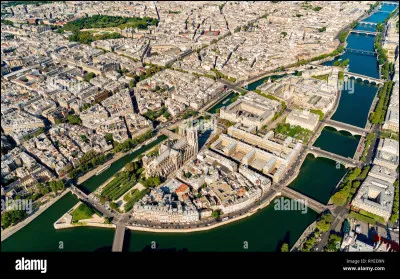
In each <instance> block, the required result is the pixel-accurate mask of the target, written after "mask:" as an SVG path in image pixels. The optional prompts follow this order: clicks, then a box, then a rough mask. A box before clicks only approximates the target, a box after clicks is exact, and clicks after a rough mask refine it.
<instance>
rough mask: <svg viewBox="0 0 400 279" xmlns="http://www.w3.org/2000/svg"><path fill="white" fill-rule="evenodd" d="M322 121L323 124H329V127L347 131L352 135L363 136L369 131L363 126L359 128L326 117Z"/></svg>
mask: <svg viewBox="0 0 400 279" xmlns="http://www.w3.org/2000/svg"><path fill="white" fill-rule="evenodd" d="M323 123H324V125H325V126H329V127H332V128H335V129H336V130H338V131H346V132H349V133H350V134H352V135H353V136H355V135H359V136H363V137H365V136H366V135H367V134H368V132H369V131H368V130H366V129H364V128H360V127H357V126H353V125H350V124H347V123H343V122H339V121H335V120H332V119H327V120H325V121H324V122H323Z"/></svg>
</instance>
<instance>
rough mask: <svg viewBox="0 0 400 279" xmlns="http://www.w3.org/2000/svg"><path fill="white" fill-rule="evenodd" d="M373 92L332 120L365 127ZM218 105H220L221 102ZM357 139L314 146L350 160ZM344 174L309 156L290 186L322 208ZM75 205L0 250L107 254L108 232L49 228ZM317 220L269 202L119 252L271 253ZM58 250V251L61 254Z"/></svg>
mask: <svg viewBox="0 0 400 279" xmlns="http://www.w3.org/2000/svg"><path fill="white" fill-rule="evenodd" d="M394 9H395V6H393V5H382V8H381V10H382V11H389V12H390V11H392V10H394ZM388 15H389V14H388V13H382V12H378V13H375V14H374V15H372V16H370V17H369V18H367V19H366V20H365V21H369V22H382V21H383V20H384V19H385V18H386V17H387V16H388ZM356 28H357V29H359V30H369V31H373V30H374V29H373V28H371V27H366V26H365V25H359V26H357V27H356ZM350 46H351V48H356V49H362V50H371V47H372V46H373V37H372V36H366V35H356V34H351V35H350V36H349V38H348V47H349V48H350ZM338 59H343V60H344V59H350V66H349V70H350V71H351V72H355V73H359V74H363V75H367V76H371V77H379V68H378V64H377V61H376V57H375V56H371V55H361V54H355V53H349V52H346V53H344V54H343V55H342V56H340V57H337V58H336V59H335V60H338ZM332 63H333V62H332V61H331V62H327V63H326V65H330V64H332ZM262 82H263V80H259V81H257V82H255V83H253V84H250V85H249V86H248V89H249V90H253V89H255V88H256V87H257V86H258V85H259V84H261V83H262ZM376 91H377V87H376V86H373V85H368V84H365V83H362V82H358V81H356V82H355V86H354V92H352V93H351V94H350V93H349V92H342V97H341V100H340V103H339V107H338V109H337V111H336V113H335V114H334V115H333V117H332V119H334V120H337V121H342V122H345V123H349V124H352V125H355V126H359V127H364V126H365V124H366V121H367V117H368V111H369V108H370V105H371V103H372V100H373V98H374V96H375V94H376ZM231 98H233V96H231V95H230V96H228V97H227V98H226V99H228V100H230V99H231ZM222 102H225V99H224V100H223V101H222ZM222 102H221V103H222ZM227 104H229V101H227V102H226V103H225V105H227ZM218 105H220V104H218ZM213 109H214V108H213ZM215 110H216V108H215ZM358 140H359V137H352V136H350V135H349V134H347V133H343V132H342V133H339V132H337V131H335V130H334V129H330V128H329V127H327V128H325V129H324V130H323V132H322V133H321V136H320V137H319V138H318V139H317V141H316V142H315V146H318V147H320V148H322V149H325V150H328V151H332V152H335V153H337V154H340V155H343V156H346V157H352V156H353V155H354V151H355V149H356V147H357V143H358ZM160 141H162V139H161V138H159V139H157V141H156V142H153V143H151V144H149V145H150V146H148V147H147V148H146V147H144V148H143V149H140V150H138V151H137V152H134V153H133V154H128V155H126V156H125V157H123V158H121V159H120V160H118V161H117V162H115V163H113V164H112V165H111V167H110V168H109V169H107V170H105V171H104V172H103V173H101V174H100V175H98V176H95V177H93V178H91V179H89V180H87V181H86V182H85V183H83V184H82V185H81V187H82V189H84V190H85V191H86V192H92V191H94V190H95V189H96V188H97V187H99V186H100V185H101V184H102V183H104V182H105V181H106V180H107V179H109V178H110V177H111V176H112V175H113V174H115V173H116V172H117V171H118V170H120V169H121V168H122V167H123V166H124V165H125V164H126V163H127V162H129V161H131V160H133V159H134V158H136V157H137V156H138V155H140V153H142V152H144V151H145V150H148V149H149V148H151V146H153V144H157V143H158V142H160ZM345 173H346V170H345V169H344V168H343V166H341V165H339V166H337V164H336V162H334V161H332V160H329V159H324V158H316V159H315V158H314V157H313V156H312V155H308V156H307V158H306V160H305V161H304V163H303V165H302V167H301V170H300V174H299V176H298V177H297V178H296V179H295V180H294V182H293V183H292V184H291V185H290V187H292V188H293V189H295V190H297V191H299V192H301V193H303V194H305V195H308V196H310V197H312V198H314V199H316V200H318V201H320V202H322V203H327V202H328V200H329V198H330V195H331V193H332V191H333V189H334V188H335V187H336V185H337V183H338V182H339V181H340V180H341V178H342V177H343V176H344V174H345ZM76 203H77V199H76V198H75V197H74V196H73V195H72V194H67V195H66V196H64V197H63V198H61V199H60V200H59V201H57V202H56V203H55V204H54V205H53V206H51V207H50V208H49V209H47V210H46V211H45V212H44V213H42V214H41V215H40V216H39V217H37V218H36V219H35V220H34V221H32V222H31V223H30V224H28V225H27V226H25V227H24V228H23V229H21V230H20V231H18V232H17V233H15V234H14V235H12V236H11V237H9V238H8V239H6V240H5V241H3V242H2V243H1V251H110V250H111V245H112V240H113V235H114V230H112V229H103V228H91V227H77V228H72V229H65V230H55V229H54V227H53V223H54V222H55V221H56V220H57V219H58V218H60V217H61V216H62V215H63V214H64V213H65V212H66V211H68V210H69V209H70V208H72V207H73V206H74V205H75V204H76ZM316 217H317V214H316V213H315V212H314V211H312V210H311V209H309V210H307V212H302V211H284V210H275V208H274V202H272V203H271V205H269V206H267V207H266V208H265V209H263V210H261V211H260V212H258V213H256V214H254V215H253V216H251V217H249V218H246V219H243V220H240V221H237V222H234V223H232V224H228V225H226V226H222V227H220V228H216V229H213V230H210V231H205V232H198V233H185V234H164V233H157V234H155V233H142V232H129V233H127V236H126V238H125V243H124V250H129V251H142V250H146V249H148V248H149V247H150V245H151V244H152V242H153V241H155V242H156V243H157V245H158V247H159V249H161V250H164V249H165V250H169V249H172V250H178V251H179V250H188V251H275V250H277V249H279V247H280V245H281V243H282V241H283V242H287V243H289V244H290V246H292V245H293V244H294V243H295V242H296V240H297V238H298V237H299V236H300V235H301V233H302V232H303V230H304V229H305V228H306V227H307V226H308V225H309V224H310V223H312V222H313V221H314V220H315V218H316ZM60 241H61V242H60ZM246 245H247V246H246ZM61 246H63V249H60V247H61ZM245 247H248V249H245Z"/></svg>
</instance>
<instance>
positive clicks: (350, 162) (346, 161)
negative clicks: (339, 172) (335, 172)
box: [306, 146, 362, 168]
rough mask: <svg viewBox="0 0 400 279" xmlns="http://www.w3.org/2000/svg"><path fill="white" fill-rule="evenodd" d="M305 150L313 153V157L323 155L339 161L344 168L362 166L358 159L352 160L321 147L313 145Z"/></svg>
mask: <svg viewBox="0 0 400 279" xmlns="http://www.w3.org/2000/svg"><path fill="white" fill-rule="evenodd" d="M306 152H307V153H309V154H313V155H314V156H315V157H324V158H328V159H331V160H334V161H336V162H339V163H341V164H342V165H344V166H345V167H346V168H348V167H351V168H354V167H361V166H362V163H361V162H360V161H357V160H354V159H352V158H346V157H343V156H341V155H338V154H335V153H332V152H329V151H325V150H322V149H321V148H318V147H315V146H312V147H309V148H308V149H307V151H306Z"/></svg>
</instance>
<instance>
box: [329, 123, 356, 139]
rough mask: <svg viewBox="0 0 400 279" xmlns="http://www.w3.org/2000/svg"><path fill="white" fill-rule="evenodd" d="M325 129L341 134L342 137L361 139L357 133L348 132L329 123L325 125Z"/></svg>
mask: <svg viewBox="0 0 400 279" xmlns="http://www.w3.org/2000/svg"><path fill="white" fill-rule="evenodd" d="M325 127H326V128H328V130H329V128H330V129H331V130H335V131H336V132H338V133H340V134H342V135H343V136H351V137H357V136H358V137H361V135H360V134H359V133H356V132H353V131H349V130H348V129H346V128H339V127H337V126H336V125H334V124H330V123H326V124H325Z"/></svg>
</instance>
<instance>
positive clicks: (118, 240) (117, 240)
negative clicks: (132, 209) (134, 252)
mask: <svg viewBox="0 0 400 279" xmlns="http://www.w3.org/2000/svg"><path fill="white" fill-rule="evenodd" d="M124 237H125V223H123V222H119V223H118V224H117V227H116V229H115V233H114V241H113V246H112V252H122V248H123V246H124Z"/></svg>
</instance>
